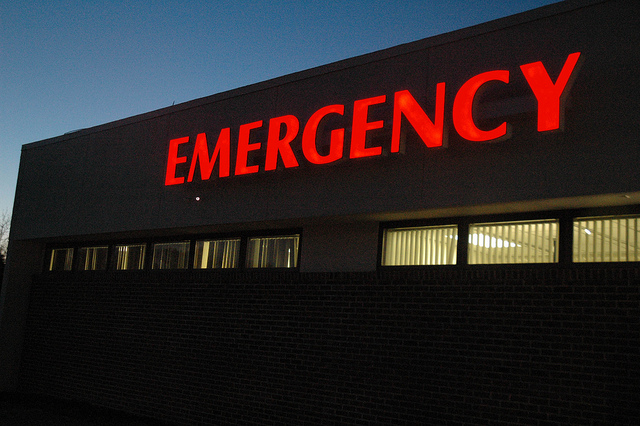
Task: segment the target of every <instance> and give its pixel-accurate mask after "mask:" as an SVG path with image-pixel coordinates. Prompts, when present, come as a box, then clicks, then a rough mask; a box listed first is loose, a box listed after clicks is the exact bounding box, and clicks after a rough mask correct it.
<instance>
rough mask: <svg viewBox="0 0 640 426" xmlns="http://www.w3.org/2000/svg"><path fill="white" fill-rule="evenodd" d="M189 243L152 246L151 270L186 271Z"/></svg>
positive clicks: (181, 242)
mask: <svg viewBox="0 0 640 426" xmlns="http://www.w3.org/2000/svg"><path fill="white" fill-rule="evenodd" d="M189 244H190V243H189V241H180V242H174V243H160V244H154V245H153V266H152V268H153V269H186V268H187V266H188V264H189Z"/></svg>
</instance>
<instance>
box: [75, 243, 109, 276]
mask: <svg viewBox="0 0 640 426" xmlns="http://www.w3.org/2000/svg"><path fill="white" fill-rule="evenodd" d="M108 252H109V247H107V246H101V247H81V248H80V249H79V250H78V269H79V270H80V271H96V270H100V271H103V270H105V269H107V253H108Z"/></svg>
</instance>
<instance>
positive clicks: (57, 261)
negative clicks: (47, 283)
mask: <svg viewBox="0 0 640 426" xmlns="http://www.w3.org/2000/svg"><path fill="white" fill-rule="evenodd" d="M72 266H73V249H72V248H60V249H53V250H51V261H50V262H49V270H50V271H70V270H71V268H72Z"/></svg>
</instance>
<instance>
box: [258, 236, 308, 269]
mask: <svg viewBox="0 0 640 426" xmlns="http://www.w3.org/2000/svg"><path fill="white" fill-rule="evenodd" d="M299 242H300V236H299V235H287V236H278V237H259V238H249V241H248V242H247V268H295V267H297V266H298V245H299Z"/></svg>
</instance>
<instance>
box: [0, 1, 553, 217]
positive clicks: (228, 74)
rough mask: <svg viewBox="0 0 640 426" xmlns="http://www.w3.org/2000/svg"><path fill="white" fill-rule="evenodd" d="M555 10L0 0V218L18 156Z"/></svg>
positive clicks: (439, 4)
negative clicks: (75, 134)
mask: <svg viewBox="0 0 640 426" xmlns="http://www.w3.org/2000/svg"><path fill="white" fill-rule="evenodd" d="M556 2H557V0H486V1H474V0H471V1H458V0H428V1H344V0H342V1H313V0H306V1H285V0H269V1H242V0H239V1H188V0H185V1H151V0H148V1H127V2H124V1H122V2H121V1H91V0H85V1H57V0H47V1H29V0H0V147H1V148H2V155H0V172H1V175H0V212H2V211H4V210H9V211H10V210H11V208H12V205H13V197H14V192H15V184H16V180H17V176H18V165H19V160H20V150H21V146H22V145H23V144H26V143H30V142H35V141H39V140H42V139H46V138H50V137H54V136H58V135H61V134H63V133H66V132H69V131H72V130H76V129H81V128H86V127H92V126H96V125H99V124H103V123H107V122H110V121H114V120H118V119H121V118H125V117H129V116H132V115H136V114H141V113H144V112H148V111H153V110H156V109H159V108H163V107H166V106H169V105H171V104H172V103H174V102H175V103H180V102H185V101H189V100H192V99H197V98H201V97H204V96H208V95H212V94H214V93H219V92H222V91H225V90H229V89H233V88H237V87H241V86H245V85H248V84H252V83H256V82H259V81H264V80H267V79H270V78H273V77H278V76H282V75H286V74H290V73H293V72H296V71H301V70H304V69H308V68H312V67H315V66H318V65H324V64H327V63H331V62H335V61H338V60H341V59H345V58H350V57H353V56H357V55H361V54H365V53H369V52H373V51H376V50H380V49H384V48H387V47H391V46H395V45H398V44H402V43H407V42H410V41H414V40H419V39H422V38H426V37H430V36H433V35H437V34H442V33H445V32H449V31H453V30H456V29H460V28H464V27H468V26H471V25H475V24H478V23H482V22H486V21H489V20H492V19H497V18H500V17H503V16H508V15H512V14H514V13H518V12H523V11H525V10H530V9H534V8H536V7H540V6H544V5H546V4H551V3H556Z"/></svg>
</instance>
